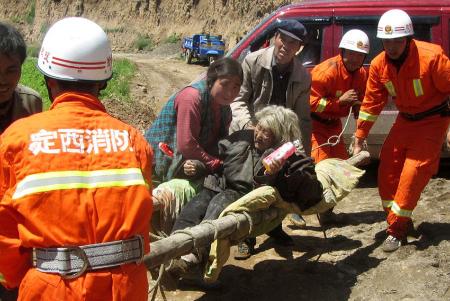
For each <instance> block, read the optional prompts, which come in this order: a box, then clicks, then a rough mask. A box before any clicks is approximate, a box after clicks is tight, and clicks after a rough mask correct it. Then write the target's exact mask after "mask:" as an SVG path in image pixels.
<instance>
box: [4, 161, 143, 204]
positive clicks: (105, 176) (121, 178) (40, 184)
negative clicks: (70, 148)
mask: <svg viewBox="0 0 450 301" xmlns="http://www.w3.org/2000/svg"><path fill="white" fill-rule="evenodd" d="M135 185H146V183H145V180H144V177H143V175H142V172H141V170H140V169H139V168H125V169H105V170H94V171H55V172H46V173H39V174H34V175H29V176H27V177H25V178H24V179H23V180H22V181H20V182H19V184H18V185H17V188H16V191H15V192H14V194H13V196H12V198H13V199H18V198H21V197H24V196H26V195H30V194H33V193H38V192H47V191H54V190H65V189H79V188H100V187H125V186H135Z"/></svg>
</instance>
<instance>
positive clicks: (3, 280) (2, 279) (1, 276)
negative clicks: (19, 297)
mask: <svg viewBox="0 0 450 301" xmlns="http://www.w3.org/2000/svg"><path fill="white" fill-rule="evenodd" d="M2 282H3V283H4V282H5V277H4V276H3V274H2V273H0V283H2Z"/></svg>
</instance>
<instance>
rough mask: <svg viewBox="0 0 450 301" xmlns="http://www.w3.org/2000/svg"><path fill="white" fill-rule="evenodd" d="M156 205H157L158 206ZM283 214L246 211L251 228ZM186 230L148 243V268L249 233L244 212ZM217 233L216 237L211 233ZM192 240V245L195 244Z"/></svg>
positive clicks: (356, 160)
mask: <svg viewBox="0 0 450 301" xmlns="http://www.w3.org/2000/svg"><path fill="white" fill-rule="evenodd" d="M369 158H370V154H369V153H368V152H367V151H362V152H361V153H359V154H357V155H355V156H353V157H351V158H349V159H348V160H347V162H348V163H350V164H351V165H354V166H358V165H360V164H363V163H364V162H365V163H367V162H368V159H369ZM157 206H158V207H159V204H158V205H157ZM280 214H282V213H281V210H280V209H277V208H268V209H266V210H264V211H258V212H254V213H249V214H248V215H249V216H250V217H251V219H252V221H253V223H254V225H253V226H254V227H256V226H257V225H259V224H261V223H265V222H268V221H271V220H273V219H275V218H277V217H278V215H280ZM185 230H188V231H189V233H191V234H186V233H181V232H179V233H174V234H172V235H171V236H169V237H166V238H163V239H161V240H158V241H155V242H152V243H151V244H150V250H151V251H150V254H147V255H145V256H144V263H145V265H146V267H147V268H148V269H150V268H153V267H156V266H159V265H161V264H162V263H164V262H168V261H169V260H170V259H172V258H176V257H179V256H181V255H186V254H189V253H191V252H192V251H194V249H195V248H199V247H206V246H209V245H210V244H211V243H212V242H213V241H214V240H215V239H216V238H217V239H221V238H225V237H229V238H230V239H232V240H233V241H239V240H241V239H243V238H245V237H247V235H248V234H249V233H250V222H249V220H248V218H247V216H246V215H245V214H243V213H237V214H234V215H227V216H224V217H221V218H219V219H216V220H211V221H208V222H207V223H201V224H199V225H197V226H194V227H192V228H189V229H185ZM215 235H217V237H216V238H215V237H214V236H215ZM194 241H195V244H194Z"/></svg>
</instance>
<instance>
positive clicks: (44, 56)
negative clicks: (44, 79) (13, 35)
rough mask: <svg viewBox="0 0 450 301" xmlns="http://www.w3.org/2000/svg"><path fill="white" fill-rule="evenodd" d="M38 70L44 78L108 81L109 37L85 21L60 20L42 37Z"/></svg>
mask: <svg viewBox="0 0 450 301" xmlns="http://www.w3.org/2000/svg"><path fill="white" fill-rule="evenodd" d="M38 68H39V70H40V71H41V72H42V73H43V74H44V75H46V76H48V77H51V78H55V79H59V80H66V81H88V82H89V81H93V82H98V81H104V80H108V79H110V78H111V76H112V51H111V46H110V43H109V40H108V37H107V35H106V33H105V32H104V31H103V29H102V28H101V27H100V26H98V25H97V24H96V23H94V22H92V21H90V20H88V19H85V18H79V17H70V18H65V19H62V20H60V21H58V22H56V23H55V24H54V25H53V26H52V27H50V29H49V30H48V32H47V34H46V35H45V38H44V41H43V42H42V47H41V50H40V52H39V58H38Z"/></svg>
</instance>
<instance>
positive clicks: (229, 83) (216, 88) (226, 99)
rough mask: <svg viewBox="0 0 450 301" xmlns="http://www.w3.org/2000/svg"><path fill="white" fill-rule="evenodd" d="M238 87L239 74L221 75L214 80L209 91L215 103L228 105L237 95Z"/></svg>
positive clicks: (239, 81) (239, 84) (239, 85)
mask: <svg viewBox="0 0 450 301" xmlns="http://www.w3.org/2000/svg"><path fill="white" fill-rule="evenodd" d="M240 88H241V79H240V78H239V76H223V77H219V78H218V79H217V80H216V81H215V82H214V84H213V86H212V88H211V92H210V93H211V97H212V98H213V99H214V102H215V103H217V104H220V105H222V106H228V105H230V104H231V103H232V102H233V100H234V99H235V98H236V97H237V96H238V94H239V90H240Z"/></svg>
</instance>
